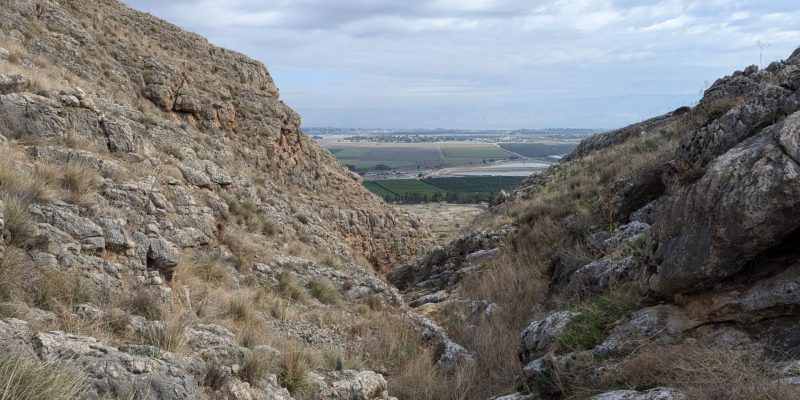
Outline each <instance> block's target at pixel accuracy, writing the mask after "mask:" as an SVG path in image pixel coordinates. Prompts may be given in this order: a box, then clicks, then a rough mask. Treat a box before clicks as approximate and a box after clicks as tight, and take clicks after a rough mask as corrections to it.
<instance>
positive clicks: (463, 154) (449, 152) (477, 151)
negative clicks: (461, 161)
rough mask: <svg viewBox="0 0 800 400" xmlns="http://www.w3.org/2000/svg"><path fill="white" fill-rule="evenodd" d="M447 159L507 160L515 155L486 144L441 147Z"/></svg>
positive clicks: (445, 145)
mask: <svg viewBox="0 0 800 400" xmlns="http://www.w3.org/2000/svg"><path fill="white" fill-rule="evenodd" d="M441 149H442V153H443V154H444V157H445V158H448V159H452V158H474V159H481V160H483V159H495V160H496V159H507V158H509V157H511V156H513V154H510V153H509V152H507V151H505V150H503V149H501V148H499V147H497V146H496V145H493V144H486V143H475V144H472V143H469V144H444V145H442V146H441Z"/></svg>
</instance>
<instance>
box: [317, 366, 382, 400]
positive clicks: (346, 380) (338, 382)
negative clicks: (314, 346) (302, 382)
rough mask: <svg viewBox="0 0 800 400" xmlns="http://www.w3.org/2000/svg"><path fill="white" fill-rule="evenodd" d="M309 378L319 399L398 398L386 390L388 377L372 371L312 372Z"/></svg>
mask: <svg viewBox="0 0 800 400" xmlns="http://www.w3.org/2000/svg"><path fill="white" fill-rule="evenodd" d="M308 380H309V384H310V386H311V391H312V392H313V393H314V394H315V396H316V397H315V398H317V399H319V400H392V399H394V400H396V398H394V397H391V396H389V394H388V392H387V391H386V379H384V378H383V376H382V375H381V374H378V373H375V372H372V371H352V370H344V371H334V372H328V373H326V374H324V375H318V374H315V373H310V374H309V377H308Z"/></svg>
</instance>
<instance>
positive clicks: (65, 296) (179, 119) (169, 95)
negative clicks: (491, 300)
mask: <svg viewBox="0 0 800 400" xmlns="http://www.w3.org/2000/svg"><path fill="white" fill-rule="evenodd" d="M299 125H300V117H299V116H298V115H297V114H296V113H295V112H294V111H292V110H291V109H290V108H289V107H287V106H286V105H285V104H283V103H282V102H281V101H280V100H279V97H278V90H277V88H276V87H275V84H274V83H273V81H272V79H271V78H270V76H269V74H268V72H267V70H266V69H265V67H264V66H263V65H262V64H261V63H259V62H257V61H254V60H251V59H249V58H247V57H245V56H243V55H241V54H238V53H235V52H232V51H229V50H225V49H221V48H218V47H215V46H213V45H210V44H209V43H208V42H207V41H206V40H205V39H203V38H201V37H199V36H197V35H194V34H191V33H187V32H184V31H182V30H180V29H179V28H177V27H175V26H172V25H170V24H168V23H166V22H164V21H161V20H158V19H156V18H154V17H152V16H149V15H146V14H143V13H140V12H137V11H134V10H131V9H129V8H127V7H126V6H125V5H123V4H122V3H119V2H117V1H114V0H101V1H66V0H63V1H55V0H44V1H40V0H36V1H35V0H2V1H0V232H1V233H2V235H1V236H2V240H0V352H2V355H3V357H0V358H2V360H0V386H1V387H3V388H15V390H16V388H19V390H20V391H23V390H35V391H37V392H41V393H43V394H45V395H44V398H126V399H130V398H148V399H156V398H176V399H177V398H203V397H205V398H240V399H261V398H269V399H272V398H278V399H289V398H305V397H307V396H311V395H312V394H313V395H314V396H315V397H314V398H319V399H344V398H352V397H351V396H354V395H355V396H358V398H363V399H384V398H388V394H387V392H386V389H387V385H391V384H392V378H391V377H390V379H389V381H390V382H389V383H388V384H387V381H386V379H385V378H384V377H383V376H382V375H381V374H378V373H376V372H373V370H380V371H383V372H388V373H391V372H394V371H395V370H396V368H399V367H401V366H402V364H401V363H400V361H404V360H406V359H407V358H409V357H410V355H413V354H417V352H419V353H424V352H426V351H428V350H427V347H426V342H425V341H424V340H423V339H422V338H421V337H420V336H419V335H418V334H417V333H415V332H416V330H415V329H416V328H415V327H417V326H419V324H418V323H417V324H415V323H414V322H413V321H414V319H413V315H410V314H409V312H408V310H407V309H406V308H405V307H404V306H403V304H402V301H401V298H400V296H399V294H398V292H397V291H396V290H395V289H394V288H392V287H390V286H389V285H388V284H387V283H386V282H385V281H384V280H383V279H382V277H381V275H382V273H383V272H385V271H386V270H387V269H388V268H389V267H390V266H392V265H394V264H395V263H397V262H400V261H402V260H404V259H405V258H407V257H410V256H413V255H414V254H415V253H416V252H418V251H420V250H422V249H424V248H425V247H427V245H428V244H429V242H430V235H429V234H428V231H427V229H426V228H425V227H424V226H423V225H422V224H421V223H420V221H419V220H418V219H416V218H415V217H412V216H411V215H409V214H407V213H405V212H401V211H398V210H396V209H394V208H392V207H389V206H387V205H385V204H384V203H383V202H382V201H380V200H379V199H377V198H376V197H374V196H373V195H371V194H369V193H368V192H367V191H366V190H364V189H363V188H362V186H361V184H360V178H359V177H358V176H357V175H354V174H352V173H350V172H349V171H348V170H347V169H345V168H343V167H342V166H341V165H340V164H339V163H338V162H337V161H336V160H335V159H334V158H333V157H332V156H331V155H330V153H329V152H327V151H326V150H324V149H322V148H320V147H318V146H317V145H316V144H315V143H314V142H313V141H311V140H309V138H308V137H307V136H306V135H304V134H303V133H302V132H301V131H300V128H299ZM398 341H400V342H401V344H402V347H401V348H402V351H399V352H398V351H396V348H397V347H398V346H400V345H398V343H397V342H398ZM425 354H427V353H425ZM398 360H400V361H398ZM36 385H39V386H36ZM2 390H6V389H0V391H2ZM9 390H10V389H9ZM47 393H49V394H47ZM5 394H6V392H3V396H4V395H5ZM18 395H19V394H18ZM0 397H2V396H0Z"/></svg>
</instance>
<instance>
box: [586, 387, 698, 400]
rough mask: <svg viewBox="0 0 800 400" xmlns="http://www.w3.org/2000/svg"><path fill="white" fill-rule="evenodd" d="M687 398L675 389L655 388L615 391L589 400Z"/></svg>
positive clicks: (667, 399) (672, 399)
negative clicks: (640, 390) (641, 390)
mask: <svg viewBox="0 0 800 400" xmlns="http://www.w3.org/2000/svg"><path fill="white" fill-rule="evenodd" d="M687 399H688V398H687V397H686V396H685V395H683V394H682V393H680V392H678V391H677V390H675V389H670V388H666V387H657V388H654V389H650V390H645V391H643V392H637V391H635V390H615V391H613V392H608V393H603V394H599V395H597V396H592V397H591V398H590V400H687Z"/></svg>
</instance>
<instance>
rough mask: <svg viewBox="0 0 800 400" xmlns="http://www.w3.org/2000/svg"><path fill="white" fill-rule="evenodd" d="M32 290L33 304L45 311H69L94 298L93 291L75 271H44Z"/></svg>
mask: <svg viewBox="0 0 800 400" xmlns="http://www.w3.org/2000/svg"><path fill="white" fill-rule="evenodd" d="M34 290H35V291H36V293H35V304H36V305H37V306H39V307H41V308H43V309H46V310H59V309H68V310H69V309H72V308H73V306H75V305H78V304H82V303H90V302H91V301H92V299H93V298H94V297H95V289H94V288H93V287H92V286H91V285H90V284H88V283H87V282H86V280H84V279H82V278H81V276H80V274H79V273H78V272H77V271H69V272H64V271H59V270H47V271H44V273H43V274H42V275H41V277H40V280H39V281H38V282H36V284H35V289H34Z"/></svg>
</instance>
